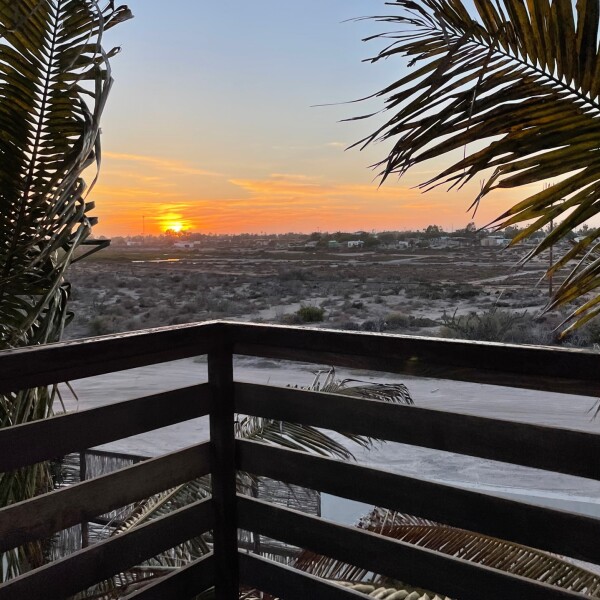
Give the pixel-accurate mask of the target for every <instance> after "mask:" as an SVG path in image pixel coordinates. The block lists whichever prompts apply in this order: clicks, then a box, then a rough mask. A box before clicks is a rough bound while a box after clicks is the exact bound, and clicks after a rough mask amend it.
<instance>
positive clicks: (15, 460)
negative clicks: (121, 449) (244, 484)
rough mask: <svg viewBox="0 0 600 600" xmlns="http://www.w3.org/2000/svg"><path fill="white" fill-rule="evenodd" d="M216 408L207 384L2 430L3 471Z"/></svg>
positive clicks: (0, 461)
mask: <svg viewBox="0 0 600 600" xmlns="http://www.w3.org/2000/svg"><path fill="white" fill-rule="evenodd" d="M209 412H210V390H209V387H208V385H207V384H205V383H204V384H200V385H197V386H193V387H188V388H182V389H179V390H173V391H170V392H163V393H161V394H155V395H152V396H145V397H144V398H137V399H135V400H127V401H124V402H117V403H114V404H107V405H106V406H101V407H98V408H91V409H88V410H83V411H81V412H73V413H68V414H65V415H59V416H56V417H52V418H50V419H41V420H39V421H34V422H32V423H27V424H24V425H17V426H15V427H8V428H5V429H0V472H5V471H11V470H13V469H17V468H20V467H24V466H27V465H31V464H34V463H37V462H41V461H43V460H49V459H53V458H58V457H61V456H64V455H65V454H69V453H70V452H75V451H78V450H85V449H87V448H91V447H93V446H99V445H101V444H106V443H108V442H113V441H115V440H120V439H123V438H126V437H129V436H132V435H137V434H139V433H145V432H147V431H152V430H154V429H159V428H161V427H167V426H168V425H173V424H175V423H180V422H182V421H188V420H190V419H195V418H198V417H203V416H205V415H207V414H209Z"/></svg>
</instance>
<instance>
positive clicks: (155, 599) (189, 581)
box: [123, 552, 364, 600]
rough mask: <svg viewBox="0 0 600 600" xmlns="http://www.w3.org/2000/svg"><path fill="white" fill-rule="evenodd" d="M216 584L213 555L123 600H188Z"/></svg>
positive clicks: (178, 570)
mask: <svg viewBox="0 0 600 600" xmlns="http://www.w3.org/2000/svg"><path fill="white" fill-rule="evenodd" d="M214 584H215V563H214V557H213V553H212V552H211V553H210V554H207V555H206V556H203V557H202V558H200V559H198V560H195V561H194V562H193V563H190V564H189V565H186V566H185V567H181V568H180V569H177V571H175V572H174V573H171V574H169V575H166V576H164V577H162V578H161V579H159V580H158V581H156V582H154V583H150V584H148V585H147V586H146V587H144V588H143V589H141V590H138V591H137V592H134V593H133V594H129V595H128V596H126V597H125V598H124V599H123V600H188V599H189V598H193V597H195V596H196V595H197V594H200V593H201V592H204V591H205V590H207V589H208V588H210V587H212V586H214ZM363 600H364V599H363Z"/></svg>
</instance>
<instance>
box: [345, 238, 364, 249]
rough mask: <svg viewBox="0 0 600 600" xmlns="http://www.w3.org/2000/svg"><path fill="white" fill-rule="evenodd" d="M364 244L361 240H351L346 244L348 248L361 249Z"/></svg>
mask: <svg viewBox="0 0 600 600" xmlns="http://www.w3.org/2000/svg"><path fill="white" fill-rule="evenodd" d="M364 245H365V243H364V242H363V241H362V240H352V241H349V242H348V248H362V247H363V246H364Z"/></svg>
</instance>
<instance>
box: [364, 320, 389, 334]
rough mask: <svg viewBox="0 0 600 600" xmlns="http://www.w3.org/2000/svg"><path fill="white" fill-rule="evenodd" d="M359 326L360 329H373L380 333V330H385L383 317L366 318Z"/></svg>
mask: <svg viewBox="0 0 600 600" xmlns="http://www.w3.org/2000/svg"><path fill="white" fill-rule="evenodd" d="M360 328H361V330H362V331H375V332H378V333H380V332H382V331H385V328H386V323H385V319H368V320H366V321H363V323H362V324H361V326H360Z"/></svg>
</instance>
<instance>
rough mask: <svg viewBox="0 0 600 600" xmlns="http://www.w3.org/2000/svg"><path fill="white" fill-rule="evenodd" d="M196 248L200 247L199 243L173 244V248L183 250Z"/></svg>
mask: <svg viewBox="0 0 600 600" xmlns="http://www.w3.org/2000/svg"><path fill="white" fill-rule="evenodd" d="M196 246H200V242H175V243H174V244H173V247H174V248H182V249H185V250H191V249H192V248H195V247H196Z"/></svg>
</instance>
